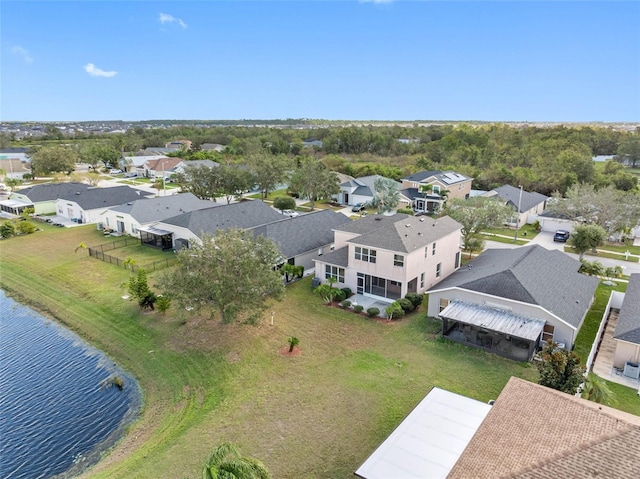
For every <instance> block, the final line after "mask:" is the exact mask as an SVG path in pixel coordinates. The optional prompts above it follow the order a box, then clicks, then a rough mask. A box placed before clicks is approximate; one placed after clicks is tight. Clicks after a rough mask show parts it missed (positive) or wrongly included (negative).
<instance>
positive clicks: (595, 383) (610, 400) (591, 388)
mask: <svg viewBox="0 0 640 479" xmlns="http://www.w3.org/2000/svg"><path fill="white" fill-rule="evenodd" d="M582 396H583V397H584V398H585V399H588V400H589V401H593V402H597V403H598V404H606V405H607V406H611V405H613V404H614V403H615V397H616V395H615V393H614V392H613V391H612V390H611V389H609V386H608V385H607V383H606V381H605V380H604V379H602V378H600V377H599V376H596V375H595V374H593V373H589V375H588V376H587V380H586V381H585V384H584V392H583V394H582Z"/></svg>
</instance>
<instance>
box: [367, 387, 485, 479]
mask: <svg viewBox="0 0 640 479" xmlns="http://www.w3.org/2000/svg"><path fill="white" fill-rule="evenodd" d="M490 409H491V406H489V405H488V404H485V403H483V402H480V401H477V400H475V399H471V398H468V397H465V396H460V395H458V394H455V393H452V392H449V391H445V390H443V389H439V388H433V389H432V390H431V391H430V392H429V394H427V395H426V397H425V398H424V399H423V400H422V401H420V403H419V404H418V405H417V406H416V407H415V409H414V410H413V411H411V413H409V415H408V416H407V417H406V418H405V419H404V421H402V423H400V425H399V426H398V427H397V428H396V429H395V430H394V431H393V432H392V433H391V434H390V435H389V437H387V439H385V441H384V442H383V443H382V444H381V445H380V446H379V447H378V448H377V449H376V450H375V451H374V453H373V454H371V456H369V458H368V459H367V460H366V461H365V462H364V463H363V464H362V465H361V466H360V467H359V468H358V470H357V471H356V476H359V477H361V478H364V479H414V478H423V479H441V478H442V479H444V478H446V477H447V475H448V474H449V472H450V471H451V469H452V468H453V466H454V465H455V463H456V462H457V461H458V458H459V457H460V455H461V454H462V452H463V451H464V449H465V447H467V444H468V443H469V441H470V440H471V438H472V437H473V435H474V434H475V433H476V430H477V429H478V427H479V426H480V424H481V423H482V421H484V418H485V416H486V415H487V414H488V413H489V410H490Z"/></svg>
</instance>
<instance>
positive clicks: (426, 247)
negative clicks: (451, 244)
mask: <svg viewBox="0 0 640 479" xmlns="http://www.w3.org/2000/svg"><path fill="white" fill-rule="evenodd" d="M427 256H429V247H428V246H425V247H424V257H425V258H426V257H427Z"/></svg>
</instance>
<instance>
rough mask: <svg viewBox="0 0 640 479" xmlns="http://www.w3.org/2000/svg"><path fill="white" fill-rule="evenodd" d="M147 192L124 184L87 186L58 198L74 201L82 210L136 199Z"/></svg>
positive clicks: (106, 206)
mask: <svg viewBox="0 0 640 479" xmlns="http://www.w3.org/2000/svg"><path fill="white" fill-rule="evenodd" d="M148 194H149V193H147V192H146V191H142V190H137V189H135V188H131V187H129V186H126V185H125V186H115V187H113V188H88V189H86V190H84V191H76V192H73V193H66V194H64V195H61V196H59V197H58V199H61V200H67V201H74V202H75V203H77V204H78V206H80V208H82V209H83V210H94V209H96V208H109V207H111V206H115V205H121V204H124V203H129V202H132V201H136V200H139V199H141V198H144V197H145V196H146V195H148Z"/></svg>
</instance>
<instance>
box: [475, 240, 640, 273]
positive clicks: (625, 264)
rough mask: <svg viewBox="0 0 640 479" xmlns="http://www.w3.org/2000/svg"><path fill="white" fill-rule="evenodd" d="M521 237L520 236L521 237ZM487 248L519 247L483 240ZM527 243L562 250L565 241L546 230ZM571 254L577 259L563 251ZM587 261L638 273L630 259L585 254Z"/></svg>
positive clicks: (576, 257) (636, 267)
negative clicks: (554, 238) (557, 239)
mask: <svg viewBox="0 0 640 479" xmlns="http://www.w3.org/2000/svg"><path fill="white" fill-rule="evenodd" d="M521 239H522V238H521ZM485 243H486V247H487V249H489V248H491V249H495V248H519V247H520V246H519V245H514V244H508V243H500V242H498V241H485ZM528 244H539V245H540V246H542V247H544V248H546V249H550V250H552V249H557V250H560V251H562V250H563V248H564V245H565V243H558V242H554V241H553V233H552V232H548V231H542V232H540V233H538V235H537V236H536V237H535V238H534V239H533V240H531V241H530V242H529V243H528ZM565 254H568V255H569V256H571V257H572V258H575V259H578V255H577V254H573V253H565ZM585 258H586V259H587V260H588V261H594V260H595V259H597V260H598V261H599V262H600V263H602V264H603V265H604V267H605V268H609V267H615V266H622V270H623V272H624V274H625V275H629V274H632V273H640V263H632V262H630V261H624V260H616V259H611V258H596V257H594V256H585Z"/></svg>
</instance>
